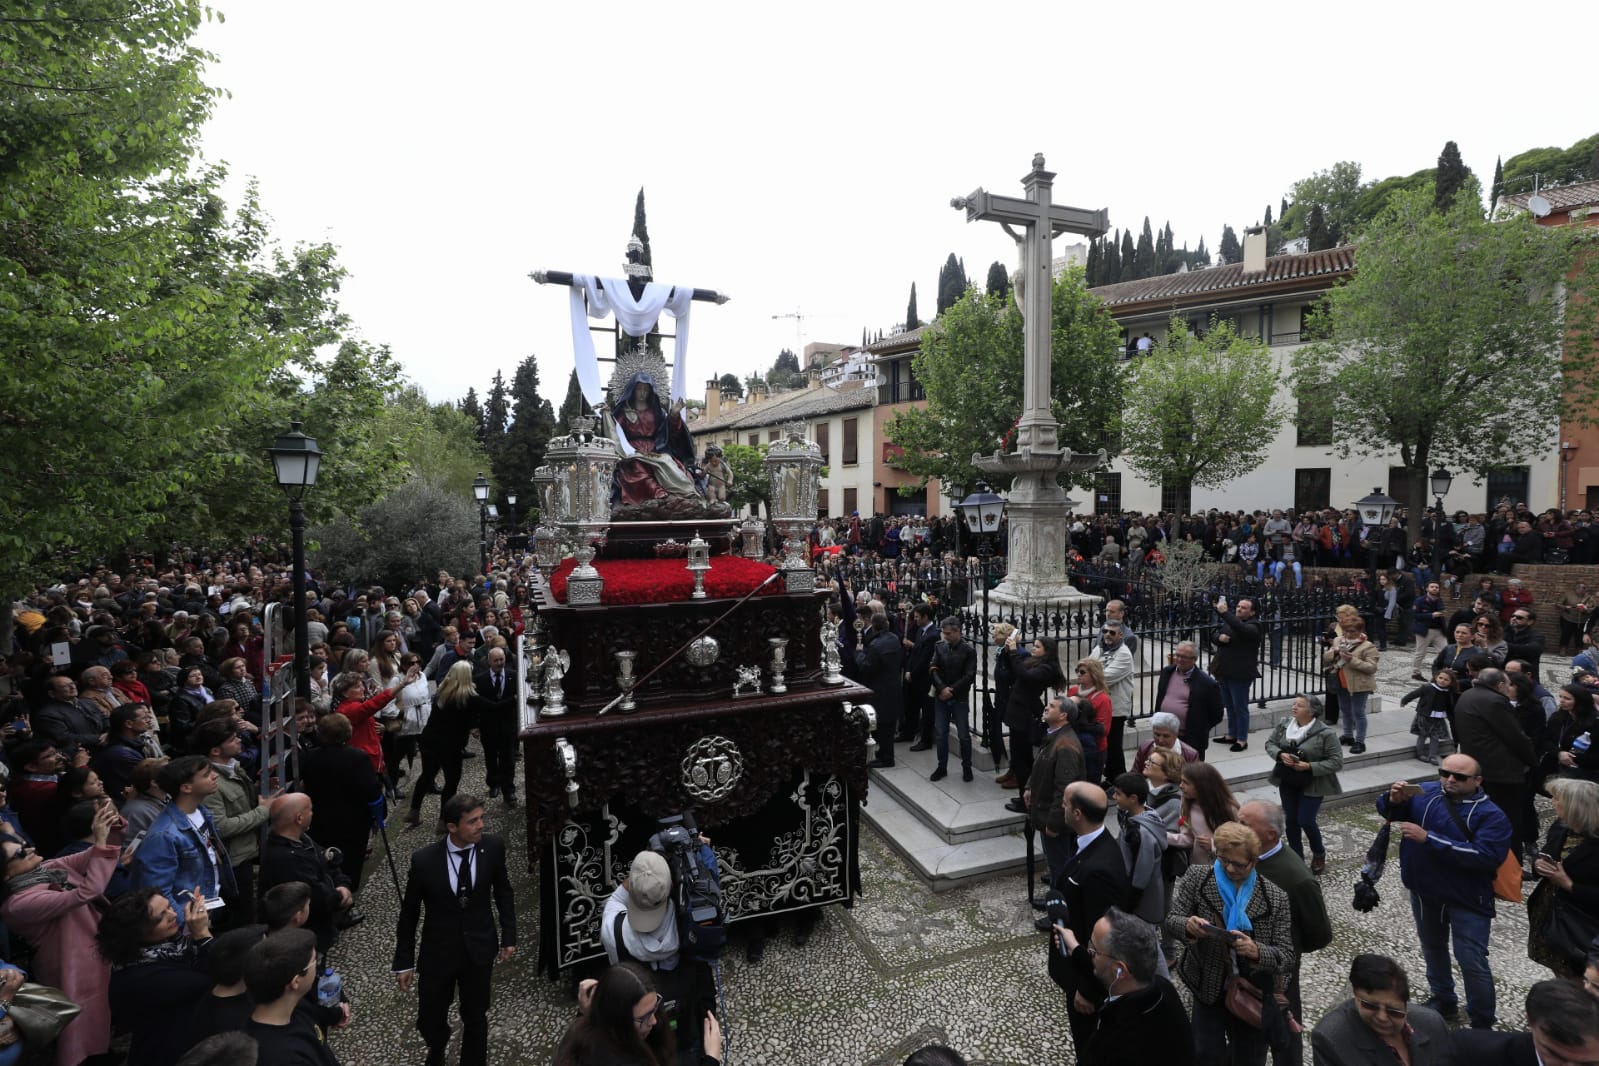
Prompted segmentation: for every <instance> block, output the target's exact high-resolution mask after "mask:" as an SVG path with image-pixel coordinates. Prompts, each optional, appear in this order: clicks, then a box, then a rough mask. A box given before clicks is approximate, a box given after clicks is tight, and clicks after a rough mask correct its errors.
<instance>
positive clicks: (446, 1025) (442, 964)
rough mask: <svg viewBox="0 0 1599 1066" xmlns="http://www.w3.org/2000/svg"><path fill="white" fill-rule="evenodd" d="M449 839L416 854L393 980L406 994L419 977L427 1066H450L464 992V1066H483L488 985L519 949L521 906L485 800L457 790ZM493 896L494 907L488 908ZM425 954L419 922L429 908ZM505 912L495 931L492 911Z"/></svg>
mask: <svg viewBox="0 0 1599 1066" xmlns="http://www.w3.org/2000/svg"><path fill="white" fill-rule="evenodd" d="M443 817H444V824H445V828H446V829H447V831H448V835H447V836H446V837H445V838H444V839H443V840H440V841H436V842H434V843H432V844H429V845H427V846H426V847H423V848H418V849H417V850H416V851H415V852H413V853H412V855H411V869H410V872H409V873H408V874H407V877H406V885H405V901H404V902H403V903H402V904H401V905H400V923H399V929H398V931H397V932H396V934H395V945H394V976H395V980H397V981H398V982H399V985H400V990H401V991H402V992H409V991H410V990H411V982H412V980H413V978H415V977H416V976H417V973H418V971H420V973H421V981H420V987H419V988H418V995H417V1018H416V1027H417V1030H418V1031H419V1032H420V1033H421V1034H422V1041H423V1043H425V1044H427V1047H428V1057H427V1066H444V1052H445V1049H446V1048H447V1047H448V1046H449V1043H450V1022H449V1012H450V1002H451V1001H452V1000H453V999H455V994H456V989H457V987H459V989H460V994H461V1066H484V1063H486V1062H487V1060H488V1047H489V1019H488V1010H489V986H490V978H491V976H492V974H493V971H494V964H495V963H496V962H504V961H505V960H506V959H509V958H510V957H511V954H512V952H514V951H515V950H516V906H515V901H514V900H513V898H512V895H511V877H510V874H509V872H508V871H507V870H506V868H505V842H504V841H503V840H501V839H500V838H499V837H497V836H485V835H484V833H483V801H482V800H480V799H478V798H477V797H476V796H469V795H467V794H466V793H464V792H457V793H456V794H455V795H453V796H451V797H450V798H449V799H448V800H447V801H445V803H444V812H443ZM490 892H492V893H493V909H492V910H491V907H490ZM424 905H425V906H426V908H427V921H426V923H425V924H424V925H423V926H422V950H421V953H420V954H418V953H417V952H416V950H415V948H416V925H417V922H418V920H419V919H420V918H421V912H422V909H423V907H424ZM494 910H498V911H499V915H500V929H499V932H498V934H496V932H495V929H494V914H493V911H494Z"/></svg>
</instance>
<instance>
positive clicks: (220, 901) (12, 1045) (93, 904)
mask: <svg viewBox="0 0 1599 1066" xmlns="http://www.w3.org/2000/svg"><path fill="white" fill-rule="evenodd" d="M307 576H308V594H307V600H306V602H305V604H304V608H305V614H306V618H307V620H308V626H307V628H308V630H309V637H310V641H309V644H310V648H309V655H310V658H311V660H312V672H311V679H310V680H311V693H312V694H311V697H310V698H309V699H306V698H301V697H297V696H295V695H294V694H293V693H291V692H285V691H282V689H283V688H285V687H286V686H287V685H288V678H289V675H287V674H283V673H280V672H279V668H278V664H277V663H274V662H272V661H270V660H268V659H267V651H268V647H269V641H268V634H267V632H266V630H265V628H264V627H265V625H266V624H267V617H268V616H267V608H268V606H269V605H270V604H273V603H279V604H281V605H282V607H283V610H282V611H281V612H280V613H279V614H278V616H277V624H278V626H279V627H280V632H278V633H277V634H276V635H275V636H276V640H275V641H273V642H271V646H274V647H275V649H276V653H277V654H279V655H284V654H285V653H286V652H287V651H288V650H289V645H288V641H289V640H290V639H291V638H290V636H289V633H288V630H290V629H291V628H292V622H291V620H290V615H289V611H290V610H292V608H293V606H294V604H293V593H292V581H291V573H290V571H289V570H288V569H287V568H286V567H285V566H284V565H282V564H281V562H279V561H278V560H277V558H276V557H275V556H274V555H273V554H272V553H270V552H252V553H244V554H241V555H225V556H219V557H217V558H204V557H199V556H190V557H187V558H185V559H183V560H182V561H176V562H172V563H169V564H165V565H158V564H156V563H155V562H154V561H152V560H148V559H145V560H134V561H132V562H131V563H130V564H129V565H126V566H124V567H122V568H121V572H117V571H115V570H112V569H109V568H104V567H101V568H96V569H95V570H94V571H92V572H90V573H87V574H83V575H81V576H74V577H73V578H71V579H70V580H64V581H63V582H62V583H60V584H57V585H53V586H50V587H46V588H41V589H38V590H36V591H35V593H34V594H32V595H30V596H28V597H25V598H23V599H22V600H20V601H18V602H16V603H14V604H13V605H12V609H11V614H10V622H11V627H12V630H11V636H12V642H11V651H10V652H9V654H7V655H6V656H5V657H4V659H3V660H0V727H3V729H0V741H3V743H0V862H3V863H4V866H5V870H4V876H3V882H0V922H3V923H4V924H3V926H0V959H3V960H5V961H4V962H0V1063H10V1062H12V1061H14V1060H15V1059H16V1058H17V1057H19V1056H22V1055H24V1054H27V1055H29V1056H47V1057H53V1058H54V1059H55V1061H56V1062H58V1063H60V1064H61V1066H78V1064H80V1063H85V1062H88V1063H92V1064H95V1066H112V1064H115V1063H120V1062H123V1061H126V1062H128V1063H130V1064H150V1066H157V1064H159V1066H171V1064H173V1063H175V1062H178V1061H180V1060H182V1061H184V1062H195V1063H200V1062H205V1063H212V1062H215V1063H222V1062H226V1063H229V1064H239V1063H246V1062H250V1061H255V1059H254V1058H251V1057H249V1056H252V1055H258V1056H259V1059H260V1061H262V1062H278V1061H281V1062H285V1063H296V1064H298V1063H307V1064H316V1066H329V1064H332V1063H334V1062H335V1059H334V1057H333V1053H332V1051H331V1049H330V1048H329V1047H328V1045H327V1042H326V1033H327V1030H328V1029H329V1028H334V1027H340V1026H345V1025H348V1024H349V1022H350V1018H351V1009H350V1004H349V1003H348V1001H347V1000H345V999H343V998H342V997H340V998H339V999H338V1001H335V1002H326V1001H324V1000H321V999H319V998H318V996H316V995H311V996H309V997H307V996H306V995H304V993H306V992H307V991H308V990H311V989H312V988H313V987H314V986H315V985H316V984H317V982H318V981H319V980H320V979H321V978H322V977H323V976H324V975H325V974H326V972H327V969H328V967H329V966H330V965H331V964H330V961H329V952H330V950H332V948H333V947H334V945H335V943H336V942H337V939H338V937H339V936H340V934H341V933H342V932H343V931H344V930H346V929H349V928H351V927H353V926H354V925H356V924H359V923H360V922H361V921H363V920H364V915H363V913H362V912H361V910H360V908H359V891H360V883H361V872H362V869H363V866H364V864H365V860H366V859H367V858H368V857H369V855H370V853H371V848H372V840H373V836H372V834H373V831H374V828H375V827H377V826H381V825H382V824H383V822H384V821H385V819H386V817H387V812H388V809H389V805H390V804H391V803H393V802H395V801H397V800H400V799H404V798H406V797H407V795H409V796H410V801H411V803H410V815H409V817H408V818H407V822H408V824H409V825H413V826H414V825H417V824H419V823H420V817H419V814H420V811H421V809H422V804H423V801H424V797H427V796H430V795H435V794H436V795H438V796H439V803H440V805H441V806H440V814H441V816H442V814H443V803H444V802H445V801H446V800H448V799H449V798H450V796H451V795H452V794H453V793H454V792H455V789H456V787H457V784H458V782H459V778H460V766H461V761H462V759H463V758H465V757H471V754H470V753H468V752H466V751H465V748H466V745H467V739H468V737H469V735H470V734H471V733H472V732H473V731H474V729H475V728H477V727H478V726H479V725H480V722H479V717H478V716H479V713H480V709H481V706H480V704H481V701H478V700H476V699H475V698H473V697H471V696H470V694H469V695H468V698H464V699H462V698H452V699H450V700H446V701H444V702H443V703H441V704H440V705H439V711H438V713H435V705H434V700H433V695H434V690H435V688H436V687H437V684H438V683H439V682H443V681H445V680H446V678H447V677H459V676H462V675H463V673H464V676H465V677H466V678H467V687H468V690H470V688H471V679H472V677H473V675H474V672H475V671H479V670H482V669H484V668H485V663H486V662H487V661H488V656H489V655H490V654H491V653H496V651H495V650H496V649H503V648H505V647H507V645H508V643H509V641H510V640H511V639H514V638H515V635H516V634H517V633H518V632H519V631H520V627H521V610H520V608H519V607H518V606H517V604H518V603H519V602H520V601H521V600H523V599H524V596H523V589H522V588H521V587H520V586H519V584H518V582H519V580H520V578H519V577H518V575H517V574H516V572H514V571H511V570H509V569H504V570H502V571H500V572H497V573H496V574H495V575H494V576H493V577H492V578H485V577H483V576H478V577H476V578H473V579H462V578H455V577H452V576H451V575H449V574H447V573H443V572H440V573H439V574H437V575H433V576H431V577H419V578H418V579H417V580H416V581H415V582H414V583H410V584H409V585H408V588H407V589H406V590H405V591H404V592H402V593H400V594H394V593H388V592H386V591H385V590H383V589H381V588H338V587H332V586H330V585H328V584H325V583H322V582H319V581H318V580H317V579H316V576H315V575H307ZM497 654H499V655H501V656H503V655H504V652H503V651H498V652H497ZM458 687H459V686H457V688H458ZM452 695H454V696H459V693H458V692H453V691H452ZM274 696H276V700H274ZM274 741H276V742H277V743H278V744H279V746H280V747H281V748H284V749H287V751H286V753H287V754H289V755H291V756H292V759H291V761H290V762H289V763H288V764H287V766H288V768H289V769H288V770H281V769H280V770H278V771H276V772H274V771H273V770H272V769H270V767H271V764H270V762H269V760H268V758H267V756H268V755H269V754H270V751H271V746H272V744H273V743H274ZM264 764H266V765H267V766H268V767H269V769H268V770H267V771H266V772H263V765H264ZM440 769H442V770H444V771H445V772H444V781H443V787H442V788H441V787H439V785H438V781H437V778H438V771H439V770H440ZM285 774H293V776H292V777H290V778H289V779H288V780H287V781H284V780H282V778H283V776H284V775H285ZM407 788H408V789H409V790H410V792H409V793H407V791H406V789H407ZM507 799H508V802H509V800H510V799H511V797H510V796H508V797H507ZM441 824H442V819H441ZM24 971H26V975H27V980H31V981H35V982H38V983H39V984H41V985H44V986H50V987H54V988H58V989H60V990H61V992H62V993H63V994H64V995H65V997H66V998H67V999H70V1000H71V1001H72V1002H73V1003H75V1004H77V1006H78V1007H79V1008H80V1010H79V1012H78V1013H77V1015H76V1016H75V1017H73V1018H72V1019H71V1020H70V1021H69V1022H67V1023H66V1024H65V1026H64V1028H62V1029H61V1031H60V1033H59V1035H57V1036H55V1037H54V1040H53V1043H54V1047H53V1050H52V1049H51V1048H50V1047H47V1046H46V1047H25V1045H26V1043H27V1040H26V1038H25V1037H24V1035H23V1033H22V1030H21V1028H20V1027H19V1026H17V1025H13V1024H10V1023H9V1022H8V1021H6V1020H5V1018H6V1015H5V1013H4V1012H5V1010H6V1008H7V1005H8V1004H9V1003H10V1001H11V999H12V997H13V995H14V994H15V993H16V991H17V989H18V988H19V987H21V985H22V983H23V982H22V976H21V975H22V974H23V972H24ZM13 975H16V976H13ZM246 1038H247V1039H246ZM197 1045H198V1046H197ZM191 1048H194V1050H193V1051H191ZM12 1049H16V1050H15V1051H13V1050H12ZM185 1055H188V1056H189V1057H187V1058H186V1057H185Z"/></svg>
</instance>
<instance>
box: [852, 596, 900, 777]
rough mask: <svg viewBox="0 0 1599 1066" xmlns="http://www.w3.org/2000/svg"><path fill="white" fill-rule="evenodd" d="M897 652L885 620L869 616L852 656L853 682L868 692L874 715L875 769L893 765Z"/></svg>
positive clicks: (897, 670)
mask: <svg viewBox="0 0 1599 1066" xmlns="http://www.w3.org/2000/svg"><path fill="white" fill-rule="evenodd" d="M901 652H902V649H901V647H900V642H899V638H898V637H896V636H894V634H893V632H892V631H891V630H890V629H889V628H888V617H887V616H886V615H883V614H874V615H872V620H871V622H870V623H868V628H867V630H866V634H865V646H864V647H862V648H861V649H860V650H859V651H857V652H856V653H855V678H856V680H858V681H859V682H860V683H861V684H863V685H865V686H866V687H867V688H869V689H871V690H872V707H873V709H874V710H875V711H877V729H876V731H875V732H873V734H872V736H873V737H875V738H876V740H877V757H876V758H874V759H873V760H872V765H873V766H876V767H889V766H893V765H894V727H895V725H896V723H897V722H898V721H899V703H900V697H901V695H903V693H904V689H903V686H902V685H901V683H900V676H901V671H900V668H899V667H900V661H901Z"/></svg>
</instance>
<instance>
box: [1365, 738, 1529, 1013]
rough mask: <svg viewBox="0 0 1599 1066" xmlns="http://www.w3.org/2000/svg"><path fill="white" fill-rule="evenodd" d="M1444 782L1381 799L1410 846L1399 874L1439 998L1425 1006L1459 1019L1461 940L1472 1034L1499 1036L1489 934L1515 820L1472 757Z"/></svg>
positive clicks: (1450, 761) (1399, 785)
mask: <svg viewBox="0 0 1599 1066" xmlns="http://www.w3.org/2000/svg"><path fill="white" fill-rule="evenodd" d="M1438 777H1439V780H1438V781H1437V782H1433V781H1429V782H1427V783H1426V784H1423V785H1421V786H1419V788H1420V790H1421V791H1420V793H1419V794H1413V793H1414V792H1415V789H1416V788H1417V787H1418V786H1414V785H1410V784H1408V783H1407V782H1404V781H1395V782H1394V783H1393V785H1392V787H1390V788H1389V789H1388V792H1387V794H1386V795H1383V796H1379V797H1378V798H1377V810H1378V811H1379V812H1380V813H1381V814H1382V815H1383V816H1384V817H1386V818H1387V819H1388V820H1389V821H1391V822H1393V823H1394V828H1395V829H1397V830H1398V831H1399V835H1400V839H1401V841H1402V843H1401V844H1400V845H1399V871H1400V874H1401V876H1402V877H1403V879H1404V883H1405V887H1406V888H1408V889H1410V910H1411V914H1412V915H1414V917H1415V920H1416V936H1417V938H1418V939H1419V940H1420V941H1421V954H1422V958H1424V959H1425V960H1426V962H1427V985H1428V987H1429V988H1430V989H1431V990H1432V998H1431V999H1429V1000H1427V1002H1426V1003H1425V1004H1424V1005H1425V1006H1428V1007H1431V1008H1432V1009H1433V1010H1435V1011H1437V1012H1438V1013H1439V1014H1441V1015H1443V1016H1444V1017H1445V1018H1454V1017H1455V1015H1456V1014H1457V1013H1458V1012H1459V1006H1458V1000H1457V999H1456V997H1455V978H1454V972H1453V970H1452V968H1451V964H1450V960H1449V942H1450V936H1451V934H1453V938H1454V947H1455V955H1456V956H1457V957H1458V958H1459V960H1460V973H1461V977H1462V978H1463V979H1464V983H1465V986H1466V1014H1467V1016H1468V1017H1469V1018H1470V1019H1471V1025H1472V1028H1474V1029H1492V1028H1493V1025H1494V980H1493V973H1492V971H1490V970H1489V968H1488V932H1489V929H1490V927H1491V925H1492V923H1493V917H1494V887H1493V886H1494V876H1495V874H1496V873H1497V872H1498V870H1499V866H1500V864H1501V863H1503V862H1504V861H1505V856H1506V855H1508V854H1509V853H1510V837H1511V826H1510V819H1509V818H1507V817H1506V816H1505V812H1504V811H1501V810H1500V809H1499V808H1498V807H1496V806H1494V804H1493V801H1492V800H1490V799H1489V798H1488V794H1487V793H1486V792H1484V791H1483V790H1482V767H1481V766H1479V765H1478V763H1477V760H1475V759H1473V758H1472V757H1471V756H1469V755H1460V754H1455V755H1451V756H1449V757H1448V758H1446V759H1444V761H1443V765H1442V766H1441V767H1440V768H1439V770H1438Z"/></svg>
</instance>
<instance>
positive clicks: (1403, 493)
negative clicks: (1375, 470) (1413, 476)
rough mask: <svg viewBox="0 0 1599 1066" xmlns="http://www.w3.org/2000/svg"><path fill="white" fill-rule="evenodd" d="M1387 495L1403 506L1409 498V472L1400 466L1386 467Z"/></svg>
mask: <svg viewBox="0 0 1599 1066" xmlns="http://www.w3.org/2000/svg"><path fill="white" fill-rule="evenodd" d="M1388 495H1389V496H1390V497H1392V498H1393V499H1396V500H1398V501H1399V503H1400V505H1401V506H1403V505H1404V504H1405V502H1406V501H1408V500H1409V499H1410V472H1409V471H1407V470H1406V469H1405V468H1404V467H1402V466H1390V467H1389V468H1388Z"/></svg>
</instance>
